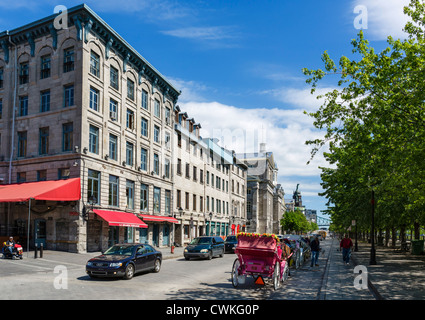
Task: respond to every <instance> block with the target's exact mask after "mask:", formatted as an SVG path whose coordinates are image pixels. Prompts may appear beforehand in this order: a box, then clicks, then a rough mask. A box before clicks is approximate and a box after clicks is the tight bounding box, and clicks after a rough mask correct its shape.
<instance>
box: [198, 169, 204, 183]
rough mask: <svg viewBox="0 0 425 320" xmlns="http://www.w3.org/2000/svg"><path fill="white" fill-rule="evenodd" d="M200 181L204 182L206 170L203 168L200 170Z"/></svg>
mask: <svg viewBox="0 0 425 320" xmlns="http://www.w3.org/2000/svg"><path fill="white" fill-rule="evenodd" d="M199 182H200V183H201V184H204V170H202V169H200V170H199Z"/></svg>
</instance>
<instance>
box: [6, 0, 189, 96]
mask: <svg viewBox="0 0 425 320" xmlns="http://www.w3.org/2000/svg"><path fill="white" fill-rule="evenodd" d="M79 11H84V12H86V13H88V14H89V15H90V16H92V17H93V18H94V19H95V20H97V22H98V23H100V24H101V25H102V26H103V27H104V28H105V29H106V30H107V31H108V32H110V33H111V34H112V36H113V37H114V39H116V40H118V41H119V42H121V43H122V44H123V45H124V46H125V47H126V48H127V49H128V50H129V51H130V52H131V53H132V54H133V55H134V56H135V57H137V58H138V59H140V60H141V61H142V62H143V63H144V64H145V65H147V66H148V67H149V68H150V69H151V70H152V71H153V73H154V74H156V75H157V76H158V77H160V78H161V79H162V80H163V81H164V82H165V83H166V84H167V85H168V86H169V87H170V88H171V89H172V90H174V91H175V95H176V97H178V96H179V95H180V94H181V91H180V90H178V89H177V88H176V87H175V86H174V85H173V84H172V83H171V82H169V81H168V80H167V79H166V77H165V76H164V75H162V74H161V73H160V72H159V71H158V70H157V69H156V68H155V67H154V66H153V65H152V64H150V63H149V62H148V61H147V60H146V59H145V58H144V57H143V56H142V55H141V54H140V53H139V52H138V51H137V50H136V49H134V48H133V47H132V46H131V45H130V44H129V43H128V42H127V41H126V40H124V38H123V37H121V36H120V35H119V34H118V33H117V32H116V31H115V30H114V29H113V28H112V27H111V26H109V25H108V24H107V23H106V22H105V21H104V20H103V19H102V18H101V17H100V16H99V15H98V14H97V13H96V12H94V11H93V10H92V9H91V8H90V7H89V6H88V5H87V4H85V3H83V4H80V5H77V6H74V7H72V8H69V9H67V14H68V17H69V18H71V19H72V18H73V17H72V16H73V14H76V13H78V12H79ZM58 15H59V14H58V13H55V14H52V15H49V16H47V17H45V18H42V19H39V20H36V21H34V22H31V23H28V24H26V25H24V26H21V27H18V28H15V29H12V30H5V31H2V32H1V33H0V42H1V41H2V40H7V41H8V39H6V38H8V37H9V36H10V37H13V36H17V35H18V34H23V33H25V32H27V31H29V30H30V29H33V28H36V27H37V26H40V25H44V24H48V23H51V22H53V21H54V19H55V18H56V17H57V16H58ZM71 19H69V20H68V21H70V20H71ZM0 48H1V47H0Z"/></svg>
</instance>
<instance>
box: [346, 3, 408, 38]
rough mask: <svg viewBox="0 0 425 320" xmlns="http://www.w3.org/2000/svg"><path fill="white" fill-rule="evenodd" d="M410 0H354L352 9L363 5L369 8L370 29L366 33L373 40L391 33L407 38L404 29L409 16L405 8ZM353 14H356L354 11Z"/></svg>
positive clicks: (395, 36) (394, 35) (396, 36)
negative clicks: (405, 12) (404, 10)
mask: <svg viewBox="0 0 425 320" xmlns="http://www.w3.org/2000/svg"><path fill="white" fill-rule="evenodd" d="M409 2H410V1H409V0H354V1H352V3H353V5H352V7H351V10H353V9H354V8H355V7H356V6H359V5H362V6H365V7H366V8H367V20H368V29H367V30H366V33H367V34H368V35H369V37H370V36H371V37H372V38H371V39H372V40H385V39H387V37H388V36H389V35H391V36H392V37H394V38H402V39H403V38H406V33H405V32H404V31H403V28H404V26H405V25H406V22H407V21H408V19H409V17H408V16H406V15H405V14H404V12H403V8H404V7H405V6H407V5H408V4H409ZM353 16H356V14H355V13H353Z"/></svg>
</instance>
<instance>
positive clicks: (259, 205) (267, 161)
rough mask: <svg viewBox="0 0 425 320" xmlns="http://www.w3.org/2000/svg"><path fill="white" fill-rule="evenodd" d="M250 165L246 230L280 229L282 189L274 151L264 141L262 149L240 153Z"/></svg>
mask: <svg viewBox="0 0 425 320" xmlns="http://www.w3.org/2000/svg"><path fill="white" fill-rule="evenodd" d="M237 158H238V159H240V161H242V162H244V163H245V165H246V166H247V167H248V178H247V200H246V201H247V224H246V227H247V231H249V232H257V233H276V234H277V233H279V230H280V227H279V221H280V219H281V217H282V214H283V210H284V205H283V202H284V201H283V195H284V192H283V189H282V188H281V187H280V186H279V187H278V184H277V172H278V168H277V165H276V163H275V161H274V158H273V153H272V152H266V150H265V145H264V144H262V145H261V147H260V151H259V152H255V153H243V154H237Z"/></svg>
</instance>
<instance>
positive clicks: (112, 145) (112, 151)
mask: <svg viewBox="0 0 425 320" xmlns="http://www.w3.org/2000/svg"><path fill="white" fill-rule="evenodd" d="M117 145H118V137H117V136H116V135H113V134H112V133H110V134H109V158H110V159H112V160H117Z"/></svg>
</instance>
